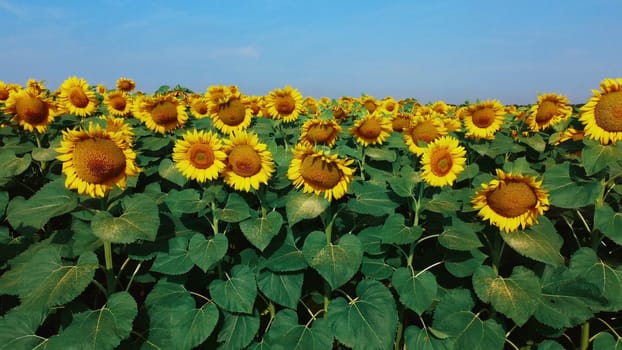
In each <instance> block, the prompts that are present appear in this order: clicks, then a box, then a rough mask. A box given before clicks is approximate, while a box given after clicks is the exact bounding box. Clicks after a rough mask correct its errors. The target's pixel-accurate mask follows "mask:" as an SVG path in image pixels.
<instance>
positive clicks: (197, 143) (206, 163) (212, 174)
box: [173, 129, 227, 182]
mask: <svg viewBox="0 0 622 350" xmlns="http://www.w3.org/2000/svg"><path fill="white" fill-rule="evenodd" d="M226 158H227V154H226V153H225V152H224V151H223V150H222V141H220V139H219V138H218V136H217V135H216V134H215V133H212V132H211V131H203V130H196V129H194V130H189V131H187V132H186V133H185V134H184V135H183V137H182V139H179V140H177V141H175V146H174V147H173V161H174V162H175V166H176V167H177V169H179V171H181V173H182V174H183V175H184V176H185V177H187V178H188V179H190V180H196V181H199V182H205V181H207V180H214V179H216V178H218V175H219V174H220V173H221V172H222V171H223V169H224V168H225V159H226Z"/></svg>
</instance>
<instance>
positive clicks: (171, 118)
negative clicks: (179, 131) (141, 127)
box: [151, 101, 177, 125]
mask: <svg viewBox="0 0 622 350" xmlns="http://www.w3.org/2000/svg"><path fill="white" fill-rule="evenodd" d="M151 118H152V119H153V122H154V123H156V124H158V125H171V124H177V106H176V105H175V104H174V103H173V102H169V101H164V102H160V103H158V104H157V105H155V107H153V109H152V110H151Z"/></svg>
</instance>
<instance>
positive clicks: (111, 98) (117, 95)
mask: <svg viewBox="0 0 622 350" xmlns="http://www.w3.org/2000/svg"><path fill="white" fill-rule="evenodd" d="M104 106H106V110H108V113H109V114H110V115H112V116H116V117H127V116H128V115H129V114H130V113H132V98H131V97H130V96H129V95H128V94H127V93H126V92H124V91H120V90H113V91H109V92H105V93H104Z"/></svg>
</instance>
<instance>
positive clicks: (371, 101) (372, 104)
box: [359, 95, 380, 114]
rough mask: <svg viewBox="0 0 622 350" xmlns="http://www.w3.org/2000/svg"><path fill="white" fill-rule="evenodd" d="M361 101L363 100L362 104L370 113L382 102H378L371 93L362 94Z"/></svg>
mask: <svg viewBox="0 0 622 350" xmlns="http://www.w3.org/2000/svg"><path fill="white" fill-rule="evenodd" d="M359 101H360V102H361V106H363V107H365V109H367V112H369V113H370V114H371V113H374V111H375V110H376V108H378V106H379V105H380V102H378V101H377V100H376V99H375V98H374V97H373V96H369V95H363V96H361V98H360V99H359Z"/></svg>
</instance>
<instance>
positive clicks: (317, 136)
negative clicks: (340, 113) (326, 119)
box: [307, 124, 333, 143]
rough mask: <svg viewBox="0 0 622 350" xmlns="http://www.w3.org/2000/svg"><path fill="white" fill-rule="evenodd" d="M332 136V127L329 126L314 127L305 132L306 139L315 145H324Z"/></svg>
mask: <svg viewBox="0 0 622 350" xmlns="http://www.w3.org/2000/svg"><path fill="white" fill-rule="evenodd" d="M332 134H333V127H332V126H330V125H322V124H320V125H314V126H312V127H310V128H309V130H308V131H307V137H308V138H309V140H310V141H312V142H316V143H325V142H326V141H327V140H328V139H329V138H330V136H331V135H332Z"/></svg>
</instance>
